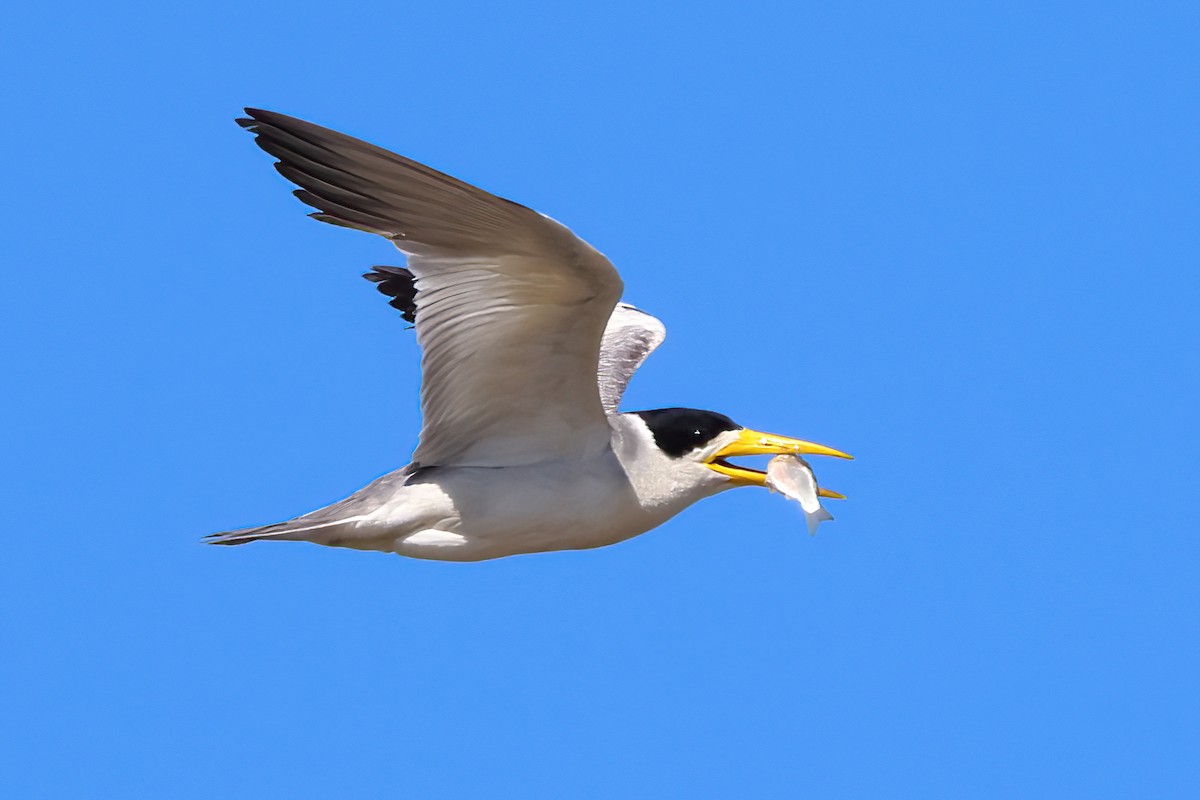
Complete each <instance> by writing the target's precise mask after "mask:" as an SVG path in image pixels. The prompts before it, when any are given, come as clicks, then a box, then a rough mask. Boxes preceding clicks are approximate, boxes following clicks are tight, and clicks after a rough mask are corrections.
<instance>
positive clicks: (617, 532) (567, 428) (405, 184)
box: [208, 109, 849, 561]
mask: <svg viewBox="0 0 1200 800" xmlns="http://www.w3.org/2000/svg"><path fill="white" fill-rule="evenodd" d="M246 113H247V114H248V118H243V119H239V120H238V123H239V124H241V125H242V126H243V127H244V128H246V129H248V130H249V131H251V132H253V133H254V134H255V140H256V142H257V143H258V146H259V147H261V148H262V149H263V150H265V151H267V152H268V153H270V154H271V155H272V156H274V157H275V158H277V159H279V160H278V162H277V163H276V164H275V168H276V169H277V170H278V171H279V172H280V174H282V175H283V176H284V177H285V178H287V179H288V180H290V181H292V182H293V183H295V184H296V185H297V186H299V187H300V188H299V189H298V190H297V191H296V192H295V195H296V197H298V198H299V199H300V200H302V201H303V202H305V203H307V204H308V205H310V206H312V207H313V208H315V209H317V211H316V212H315V213H312V214H310V216H312V217H314V218H315V219H318V220H321V221H322V222H329V223H332V224H334V225H340V226H342V227H345V228H353V229H355V230H360V231H367V232H369V233H374V234H378V235H380V236H383V237H385V238H386V239H388V240H389V241H391V242H392V243H393V244H394V245H395V246H396V247H397V248H398V249H399V250H400V251H401V252H403V253H404V254H405V255H406V256H407V261H408V266H407V269H404V268H400V267H376V268H374V270H373V271H372V272H370V273H368V274H367V275H366V277H367V278H369V279H371V280H373V281H374V282H375V283H376V284H377V285H378V288H379V289H380V291H382V292H383V293H384V294H386V295H388V296H390V297H392V298H393V299H392V301H391V303H392V305H393V306H395V307H396V308H398V309H399V310H400V311H401V312H402V313H403V314H404V316H405V318H406V319H409V320H410V321H412V322H414V324H415V327H416V334H417V341H418V343H419V344H420V346H421V349H422V352H423V357H422V360H421V374H422V381H421V412H422V415H423V418H424V421H423V424H422V427H421V435H420V441H419V443H418V445H417V449H416V451H415V452H414V453H413V459H412V463H411V464H409V465H408V466H407V467H404V468H403V469H400V470H397V471H395V472H392V473H390V474H388V475H385V476H383V477H382V478H379V479H378V480H376V481H374V482H372V483H370V484H369V485H367V486H366V487H365V488H363V489H361V490H359V491H357V492H355V493H354V494H352V495H351V496H350V497H348V498H346V499H345V500H342V501H340V502H337V503H334V504H333V505H330V506H326V507H325V508H322V509H320V510H317V511H313V512H312V513H310V514H305V515H303V516H300V517H296V518H295V519H291V520H288V521H286V522H279V523H275V524H274V525H266V526H263V527H258V528H247V529H243V530H236V531H230V532H227V533H219V534H214V535H212V536H210V537H209V538H208V541H210V542H211V543H213V544H242V543H244V542H251V541H256V540H260V539H261V540H274V541H306V542H316V543H318V544H324V545H330V546H337V547H352V548H357V549H361V550H382V551H385V552H394V553H399V554H401V555H405V556H414V557H417V558H431V559H441V560H447V561H478V560H482V559H489V558H499V557H501V556H510V555H515V554H518V553H535V552H543V551H549V550H577V549H584V548H591V547H601V546H603V545H609V544H614V543H616V542H620V541H623V540H625V539H629V538H631V537H633V536H637V535H638V534H640V533H644V532H645V531H648V530H650V529H651V528H654V527H656V526H658V525H660V524H662V523H663V522H665V521H666V520H668V519H670V518H671V517H673V516H674V515H676V514H678V513H679V512H680V511H682V510H683V509H685V508H687V507H688V506H690V505H691V504H692V503H695V502H696V501H697V500H700V499H703V498H705V497H708V496H710V495H714V494H717V493H718V492H721V491H724V490H726V489H731V488H734V487H737V486H764V485H765V484H766V475H765V474H764V473H763V472H760V471H758V470H755V469H750V468H749V467H744V466H739V465H737V464H734V463H731V462H730V461H729V460H728V459H730V458H734V457H738V456H753V455H762V454H815V455H827V456H839V457H842V458H849V456H847V455H846V454H845V453H841V452H839V451H837V450H833V449H831V448H828V447H825V446H823V445H819V444H813V443H811V442H805V441H801V440H799V439H790V438H787V437H784V436H777V435H774V434H767V433H760V432H758V431H753V430H750V429H748V428H744V427H742V426H740V425H738V424H736V423H734V422H733V421H732V420H730V419H729V417H726V416H724V415H723V414H717V413H715V412H712V411H701V410H697V409H692V408H661V409H655V410H653V411H635V412H632V413H621V412H619V411H618V410H617V406H618V403H619V402H620V400H621V395H622V393H623V392H624V391H625V387H626V385H627V384H628V383H629V379H630V378H631V377H632V376H633V373H634V371H636V370H637V368H638V367H639V366H641V364H642V362H643V361H644V360H645V359H646V357H647V356H648V355H649V354H650V353H651V351H653V350H654V349H655V348H656V347H658V345H659V344H660V343H661V342H662V341H663V339H664V337H665V336H666V330H665V329H664V327H663V325H662V323H661V322H659V321H658V320H657V319H655V318H654V317H652V316H650V315H649V314H646V313H644V312H642V311H639V310H638V309H636V308H634V307H633V306H630V305H626V304H624V303H619V302H618V301H619V300H620V298H621V290H622V283H621V278H620V276H619V275H618V274H617V271H616V269H614V268H613V266H612V264H611V263H609V261H608V259H607V258H605V257H604V256H603V255H601V254H600V253H599V252H597V251H596V250H595V249H593V248H592V247H591V246H590V245H589V244H588V243H587V242H585V241H583V240H582V239H580V238H578V237H577V236H575V235H574V234H573V233H571V231H570V230H568V229H567V228H566V227H564V226H562V225H560V224H559V223H557V222H555V221H554V220H552V219H550V218H549V217H546V216H543V215H542V214H539V213H537V212H535V211H533V210H531V209H529V208H526V207H525V206H522V205H518V204H516V203H513V202H511V201H509V200H504V199H502V198H499V197H496V196H495V195H492V194H489V193H488V192H485V191H483V190H481V189H478V188H476V187H474V186H471V185H469V184H466V183H463V182H462V181H460V180H457V179H455V178H452V177H450V176H448V175H444V174H442V173H441V172H438V171H437V170H434V169H431V168H430V167H427V166H425V165H423V164H419V163H417V162H416V161H412V160H410V159H407V158H405V157H403V156H400V155H396V154H395V153H392V152H389V151H387V150H383V149H381V148H379V147H375V146H374V145H370V144H367V143H366V142H363V141H361V140H359V139H355V138H352V137H350V136H346V135H344V134H341V133H337V132H336V131H332V130H329V129H327V128H322V127H320V126H318V125H314V124H312V123H309V122H304V121H303V120H299V119H295V118H293V117H288V116H285V115H283V114H277V113H274V112H270V111H260V110H257V109H246ZM820 493H821V494H822V495H823V496H826V497H840V495H838V494H837V493H836V492H831V491H828V490H824V489H823V490H821V492H820Z"/></svg>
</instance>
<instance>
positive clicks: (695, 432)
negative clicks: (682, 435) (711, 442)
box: [692, 428, 704, 439]
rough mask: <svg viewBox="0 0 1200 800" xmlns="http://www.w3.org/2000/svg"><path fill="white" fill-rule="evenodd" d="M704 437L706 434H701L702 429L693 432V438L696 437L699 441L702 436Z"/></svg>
mask: <svg viewBox="0 0 1200 800" xmlns="http://www.w3.org/2000/svg"><path fill="white" fill-rule="evenodd" d="M703 435H704V434H702V433H700V429H699V428H696V430H694V431H692V436H695V437H696V438H697V439H699V438H700V437H701V436H703Z"/></svg>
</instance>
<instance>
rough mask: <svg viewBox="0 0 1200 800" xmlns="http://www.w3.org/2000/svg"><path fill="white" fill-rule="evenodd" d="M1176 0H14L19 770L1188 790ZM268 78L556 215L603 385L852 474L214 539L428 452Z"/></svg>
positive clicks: (7, 411)
mask: <svg viewBox="0 0 1200 800" xmlns="http://www.w3.org/2000/svg"><path fill="white" fill-rule="evenodd" d="M1198 22H1200V15H1198V14H1197V11H1196V10H1195V6H1194V5H1190V4H1182V3H1180V4H1170V3H1143V4H1136V5H1135V4H1113V3H1020V2H1017V3H1014V2H1005V3H972V4H960V3H948V2H924V3H913V4H891V3H886V4H874V3H838V4H800V5H798V4H783V3H780V4H761V3H759V4H755V3H751V4H742V5H740V6H738V7H737V9H736V10H735V9H734V8H733V7H731V6H728V5H716V4H711V5H703V4H693V3H688V4H634V3H628V4H622V3H611V4H604V5H602V6H601V5H592V6H587V7H582V6H580V7H563V6H560V7H555V6H551V5H549V4H547V5H536V4H532V5H531V4H515V5H514V4H512V3H505V4H496V5H488V6H485V5H481V4H475V3H470V4H467V3H437V4H433V3H429V4H421V5H414V4H406V3H364V4H357V5H356V6H354V7H353V8H334V7H331V6H329V5H328V4H316V3H303V2H291V3H287V4H278V3H254V4H249V5H247V4H242V3H229V2H223V0H218V2H213V3H206V4H203V5H200V4H196V5H185V6H183V7H179V8H174V7H170V8H168V7H163V8H158V9H149V8H145V7H143V6H142V4H118V5H116V6H106V7H103V8H101V7H97V6H94V5H90V4H89V5H82V4H79V5H75V4H65V5H58V6H55V7H54V8H43V7H38V8H35V7H33V6H29V5H26V6H25V7H23V8H20V9H16V10H13V11H11V12H9V14H8V15H7V19H6V25H5V27H6V28H7V36H6V39H7V40H8V41H7V42H6V45H5V47H4V48H2V49H0V63H2V64H3V66H4V69H5V73H6V74H7V75H9V76H10V77H9V79H8V81H7V82H6V87H5V96H6V103H5V105H6V107H7V109H8V110H9V113H8V114H6V115H5V117H6V119H5V123H4V125H3V126H0V140H2V142H3V145H4V149H5V152H6V153H7V155H8V158H7V160H6V165H5V176H4V185H5V187H6V191H5V196H6V202H5V213H4V214H3V215H2V218H0V226H2V227H3V234H4V241H5V242H6V258H5V262H6V264H7V269H6V271H5V273H6V291H4V292H3V293H2V294H0V350H2V357H3V363H4V364H5V367H6V372H7V374H8V381H7V382H6V387H7V390H6V391H4V392H3V393H2V394H0V425H2V426H3V441H4V446H3V448H2V455H0V486H3V488H4V497H5V499H6V501H7V502H6V506H7V514H8V516H7V520H6V521H5V523H4V525H3V530H4V533H5V536H4V539H5V542H6V545H5V553H4V556H3V558H0V600H2V601H3V604H4V609H5V613H4V615H3V617H2V618H0V632H2V635H3V642H4V645H3V647H2V648H0V702H2V707H3V713H2V714H0V719H2V720H3V721H2V722H0V727H2V728H4V729H8V730H5V731H4V735H5V739H6V744H5V745H4V747H3V748H0V786H3V787H11V788H10V790H9V791H8V792H6V796H13V797H18V796H19V797H81V796H89V797H164V796H170V797H197V798H201V797H203V798H209V797H214V796H223V797H247V798H268V797H288V798H293V797H348V796H352V797H495V796H511V797H548V798H550V797H553V798H561V797H597V798H601V797H604V798H608V797H655V798H661V797H687V798H696V797H714V798H716V797H733V796H743V797H796V796H812V797H881V796H887V797H921V798H929V797H955V798H958V797H1015V796H1020V797H1038V796H1041V797H1064V796H1067V797H1082V796H1087V797H1133V796H1137V797H1183V796H1194V794H1195V791H1196V788H1197V785H1198V783H1200V774H1198V772H1200V769H1198V767H1197V764H1198V763H1200V761H1198V758H1197V754H1198V745H1200V730H1198V724H1197V719H1198V715H1200V700H1198V697H1200V694H1198V691H1197V689H1198V686H1197V683H1198V681H1197V679H1196V675H1197V674H1200V664H1198V663H1197V662H1198V661H1200V659H1198V658H1197V656H1198V654H1200V623H1198V622H1197V619H1198V616H1197V608H1198V605H1197V604H1198V602H1200V575H1198V572H1200V570H1198V568H1197V564H1198V563H1200V544H1198V542H1197V531H1196V524H1195V522H1194V516H1195V511H1194V503H1193V502H1192V501H1193V500H1194V499H1195V497H1196V491H1195V461H1194V457H1195V452H1196V445H1197V441H1198V437H1197V426H1196V424H1195V419H1194V417H1195V409H1196V407H1197V391H1196V389H1197V377H1196V358H1197V352H1198V348H1197V345H1198V344H1200V342H1198V341H1197V339H1198V336H1197V328H1198V326H1197V315H1196V307H1197V294H1198V293H1197V289H1198V288H1200V281H1198V279H1197V267H1198V265H1200V259H1198V257H1197V256H1198V253H1200V248H1198V246H1197V245H1198V244H1200V242H1198V238H1200V236H1198V234H1197V225H1196V220H1197V212H1198V211H1200V208H1198V205H1200V203H1198V202H1197V192H1196V188H1197V185H1198V179H1200V174H1198V173H1200V170H1198V158H1197V149H1196V131H1197V129H1198V125H1200V115H1198V113H1197V105H1196V97H1197V96H1198V95H1197V90H1198V89H1200V86H1198V83H1200V81H1198V77H1200V69H1198V67H1197V61H1196V54H1195V41H1196V35H1197V32H1198V24H1197V23H1198ZM243 105H256V106H261V107H265V108H271V109H276V110H279V111H283V112H286V113H290V114H294V115H298V116H302V117H305V118H309V119H312V120H314V121H317V122H320V123H323V124H326V125H330V126H332V127H336V128H339V129H341V130H344V131H346V132H348V133H352V134H355V135H358V136H361V137H364V138H367V139H369V140H371V141H375V142H377V143H379V144H383V145H385V146H388V147H391V148H393V149H396V150H398V151H400V152H403V153H405V154H407V155H410V156H413V157H415V158H418V159H420V160H423V161H426V162H428V163H430V164H432V165H434V166H436V167H439V168H441V169H443V170H446V171H449V172H451V173H453V174H455V175H458V176H460V177H463V178H464V179H467V180H470V181H472V182H476V183H478V184H480V185H482V186H484V187H486V188H488V189H491V190H492V191H495V192H497V193H499V194H502V195H504V196H507V197H510V198H513V199H515V200H518V201H520V202H523V203H525V204H528V205H531V206H533V207H535V208H537V209H539V210H541V211H543V212H545V213H548V214H550V215H552V216H554V217H555V218H557V219H560V220H562V221H563V222H565V223H566V224H568V225H570V226H571V227H572V228H573V229H574V230H575V231H576V232H577V233H579V234H580V235H581V236H584V237H585V238H587V239H588V240H589V241H591V242H592V243H593V244H595V245H596V247H598V248H599V249H600V250H602V251H603V252H605V253H606V254H607V255H609V256H610V257H611V258H612V260H613V261H614V262H615V263H616V264H617V266H618V268H619V269H621V271H622V273H623V275H624V278H625V281H626V285H627V293H626V296H627V299H629V300H630V301H631V302H634V303H636V304H638V305H640V306H642V307H644V308H646V309H648V310H651V311H653V312H654V313H656V314H657V315H658V316H660V317H661V318H662V319H663V320H664V321H665V322H666V324H667V326H668V330H669V336H668V340H667V343H666V345H664V347H663V348H662V349H661V350H660V351H659V352H658V353H656V354H655V355H654V356H653V357H652V358H651V360H650V361H649V362H648V364H647V367H646V369H645V371H644V373H643V374H640V375H638V377H637V378H636V380H635V381H634V383H633V385H632V387H631V389H630V392H629V394H628V396H627V398H626V407H627V408H642V407H655V406H671V405H691V406H700V407H708V408H713V409H716V410H719V411H722V412H725V413H727V414H729V415H731V416H733V417H734V418H735V419H737V420H738V421H740V422H742V423H743V424H746V425H750V426H752V427H756V428H761V429H765V430H773V431H778V432H781V433H786V434H791V435H795V436H800V437H802V438H808V439H813V440H816V441H821V442H826V443H828V444H831V445H834V446H836V447H839V448H843V449H845V450H848V451H850V452H852V453H854V454H855V455H857V456H858V460H857V461H855V462H853V463H829V462H822V463H821V464H820V465H819V474H820V475H821V477H822V479H823V482H825V483H827V484H828V485H830V486H833V487H835V488H837V489H840V490H841V491H843V492H845V493H846V494H847V495H849V496H850V500H849V501H847V502H845V503H840V504H837V505H836V507H835V508H834V509H833V510H834V513H835V514H836V516H837V521H836V522H835V523H832V524H830V525H827V526H823V527H822V529H821V531H820V533H819V535H817V536H816V537H814V538H810V537H809V536H807V535H806V534H805V533H804V526H803V520H802V518H801V516H800V514H799V512H798V510H797V509H796V508H795V507H794V506H793V505H791V504H789V503H786V502H784V501H783V500H782V499H781V498H779V497H778V496H771V495H768V494H767V493H766V492H762V491H752V490H742V491H738V492H731V493H728V494H725V495H723V496H721V497H718V498H715V499H713V500H710V501H707V502H705V503H702V504H700V505H699V506H697V507H694V508H692V509H690V510H689V511H688V512H686V513H684V514H683V515H681V516H680V517H678V518H677V519H675V520H673V521H672V522H670V523H669V524H667V525H665V526H663V527H662V528H661V529H659V530H656V531H654V532H652V533H650V534H648V535H646V536H643V537H640V538H638V539H635V540H633V541H631V542H628V543H625V544H622V545H619V546H617V547H612V548H608V549H604V550H598V551H592V552H584V553H563V554H554V555H542V556H532V557H521V558H514V559H508V560H503V561H497V562H492V563H484V564H474V565H446V564H436V563H423V562H416V561H406V560H402V559H400V558H397V557H392V556H385V555H380V554H364V553H357V552H351V551H337V550H330V549H323V548H317V547H312V546H305V545H261V544H260V545H252V546H248V547H244V548H236V549H225V548H206V547H202V546H201V545H199V544H198V540H199V538H200V536H202V535H203V534H206V533H209V532H212V531H216V530H222V529H226V528H229V527H233V526H239V525H250V524H258V523H265V522H271V521H275V520H278V519H281V518H284V517H288V516H291V515H294V514H297V513H300V512H303V511H307V510H310V509H312V508H314V507H316V506H319V505H323V504H324V503H327V502H329V501H331V500H334V499H336V498H338V497H340V496H342V495H344V494H345V493H347V492H349V491H351V490H353V489H355V488H357V487H358V486H360V485H361V484H363V483H365V482H366V481H368V480H369V479H371V478H373V477H375V476H376V475H379V474H381V473H383V472H386V471H388V470H390V469H392V468H394V467H396V466H399V465H401V464H403V463H405V462H406V461H407V457H408V455H409V453H410V451H411V448H412V446H413V444H414V442H415V435H416V432H417V430H418V429H419V425H420V419H419V415H418V410H417V402H416V398H417V388H418V384H419V371H418V357H419V354H418V352H417V350H416V346H415V342H414V340H413V336H412V333H411V332H407V331H405V330H404V324H403V323H402V322H401V321H400V320H399V319H398V318H397V316H396V315H395V314H394V313H393V312H392V310H391V309H389V308H388V306H387V305H386V303H385V302H384V301H383V300H382V299H381V298H380V297H379V296H378V295H377V294H376V293H375V292H374V290H373V289H372V288H371V286H370V285H368V284H367V283H366V282H365V281H363V280H362V279H361V278H359V277H358V276H359V274H360V273H361V272H362V271H363V270H364V269H365V268H367V267H369V266H370V265H372V264H377V263H382V264H388V263H393V264H395V263H400V262H399V260H398V258H399V256H398V255H396V254H394V251H392V250H390V248H388V247H387V246H386V244H385V243H383V242H382V241H379V240H376V239H373V238H371V237H368V236H365V235H359V234H356V233H353V232H350V231H342V230H338V229H336V228H332V227H329V226H322V225H318V224H316V223H313V222H311V221H309V220H307V219H305V217H304V214H303V212H304V208H303V207H302V206H301V205H300V204H299V203H297V202H296V201H295V200H293V199H292V198H291V197H290V196H289V194H288V189H289V187H288V186H287V185H286V184H285V182H284V181H283V180H282V179H281V178H279V177H278V176H277V175H276V174H275V173H274V171H273V170H272V169H271V167H270V159H268V158H267V157H266V156H265V155H264V154H263V153H261V152H259V151H258V150H257V149H256V148H255V147H254V146H253V143H252V141H251V139H250V137H249V136H247V135H246V134H245V133H244V132H242V131H240V130H239V129H238V128H237V127H236V126H235V125H234V124H233V122H232V118H233V117H234V116H235V115H237V114H238V112H239V110H240V108H241V106H243Z"/></svg>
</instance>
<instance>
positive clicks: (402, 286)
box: [363, 266, 417, 323]
mask: <svg viewBox="0 0 1200 800" xmlns="http://www.w3.org/2000/svg"><path fill="white" fill-rule="evenodd" d="M363 277H364V278H366V279H367V280H369V281H371V282H372V283H374V284H375V288H376V289H378V290H379V291H380V293H382V294H385V295H387V296H388V297H390V298H392V299H391V301H390V302H389V303H388V305H390V306H391V307H392V308H394V309H396V310H397V311H399V312H400V316H401V317H403V318H404V320H405V321H406V322H414V323H415V322H416V321H417V287H416V277H415V276H414V275H413V274H412V272H410V271H409V270H407V269H405V268H404V267H385V266H376V267H371V272H367V273H364V274H363Z"/></svg>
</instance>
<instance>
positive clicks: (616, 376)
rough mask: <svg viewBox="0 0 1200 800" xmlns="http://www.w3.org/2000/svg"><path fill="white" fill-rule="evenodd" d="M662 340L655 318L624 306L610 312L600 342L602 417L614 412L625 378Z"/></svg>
mask: <svg viewBox="0 0 1200 800" xmlns="http://www.w3.org/2000/svg"><path fill="white" fill-rule="evenodd" d="M666 338H667V329H666V327H665V326H664V325H663V324H662V322H661V321H659V320H658V319H657V318H656V317H652V316H651V315H649V314H647V313H646V312H645V311H642V310H641V309H638V308H634V307H633V306H631V305H629V304H628V303H618V304H617V307H616V308H614V309H613V312H612V316H610V317H609V318H608V326H607V327H606V328H605V329H604V338H603V340H602V341H601V343H600V370H599V374H598V377H599V384H600V402H601V403H603V404H604V412H605V413H606V414H616V413H617V406H619V405H620V404H621V395H623V394H625V387H626V386H628V385H629V379H630V378H632V377H633V373H635V372H637V370H638V367H640V366H641V365H642V362H643V361H645V360H646V357H647V356H648V355H650V354H651V353H653V352H654V349H655V348H656V347H658V346H659V345H660V344H662V343H663V340H664V339H666Z"/></svg>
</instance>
